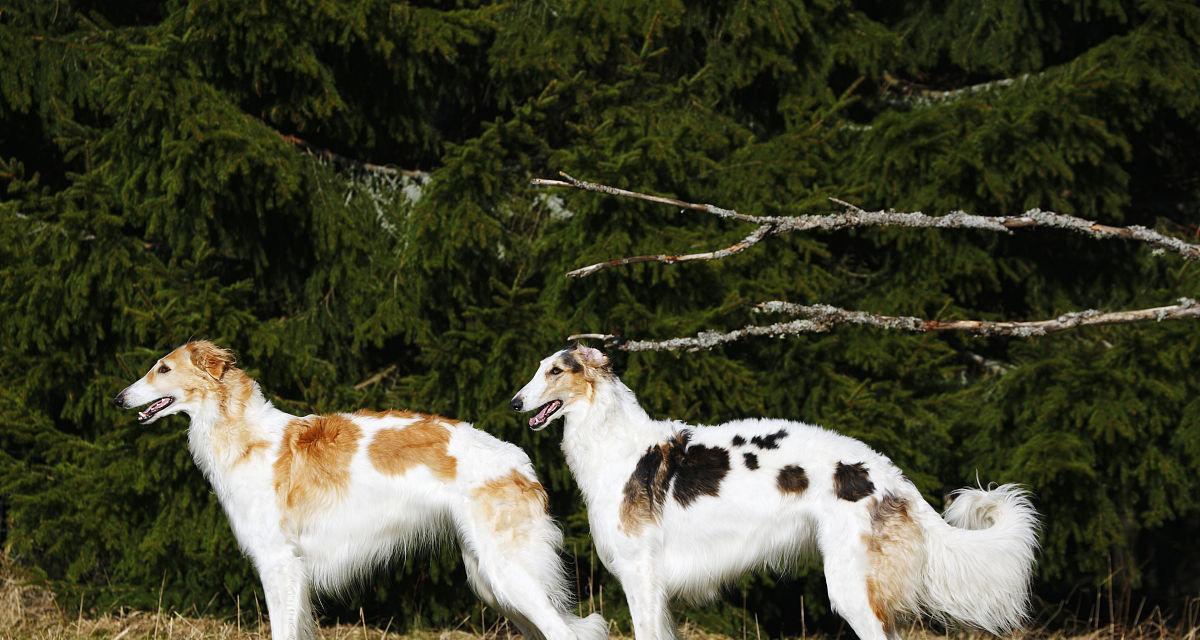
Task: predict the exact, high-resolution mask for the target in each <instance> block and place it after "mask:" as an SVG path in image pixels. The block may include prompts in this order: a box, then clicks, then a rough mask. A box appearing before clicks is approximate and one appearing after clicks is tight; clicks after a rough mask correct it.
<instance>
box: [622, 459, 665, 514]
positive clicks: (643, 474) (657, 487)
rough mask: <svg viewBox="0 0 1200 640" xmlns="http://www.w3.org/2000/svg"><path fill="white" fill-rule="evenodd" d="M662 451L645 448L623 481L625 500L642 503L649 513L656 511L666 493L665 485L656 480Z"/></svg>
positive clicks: (660, 465) (661, 460)
mask: <svg viewBox="0 0 1200 640" xmlns="http://www.w3.org/2000/svg"><path fill="white" fill-rule="evenodd" d="M662 463H663V451H662V449H660V448H659V447H650V448H649V449H646V455H644V456H642V457H641V459H640V460H638V463H637V466H636V467H634V468H633V475H631V476H629V481H628V482H626V483H625V501H626V502H628V503H631V504H644V505H646V507H648V508H649V510H650V512H651V513H654V512H657V511H658V507H659V505H661V504H662V501H663V498H665V497H666V495H667V487H666V485H665V484H663V483H662V482H659V481H658V471H659V469H660V468H661V467H662Z"/></svg>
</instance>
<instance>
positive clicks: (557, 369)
mask: <svg viewBox="0 0 1200 640" xmlns="http://www.w3.org/2000/svg"><path fill="white" fill-rule="evenodd" d="M560 373H562V369H560V368H558V367H554V368H553V369H551V370H550V375H552V376H556V375H558V374H560Z"/></svg>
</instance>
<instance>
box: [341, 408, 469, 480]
mask: <svg viewBox="0 0 1200 640" xmlns="http://www.w3.org/2000/svg"><path fill="white" fill-rule="evenodd" d="M356 415H365V414H363V413H358V414H356ZM375 417H400V418H416V419H417V420H416V422H413V423H411V424H409V425H407V426H404V427H398V428H386V429H380V430H379V431H378V432H377V433H376V434H375V438H374V439H373V440H371V444H370V445H369V446H368V447H367V455H368V456H369V457H370V458H371V464H372V465H374V466H375V468H376V469H378V470H379V472H380V473H386V474H388V475H396V476H398V475H404V474H405V473H408V470H409V469H412V468H413V467H416V466H419V465H424V466H426V467H428V468H429V470H430V471H432V472H433V475H435V476H437V477H438V478H440V479H442V480H453V479H454V477H455V475H457V473H458V460H456V459H455V458H454V456H451V455H450V454H449V453H448V452H447V447H448V445H449V443H450V430H449V429H448V428H447V427H446V426H445V425H444V424H443V423H444V422H449V420H447V419H446V418H443V417H441V416H428V415H421V414H410V413H407V412H400V411H397V412H384V414H383V415H376V416H375Z"/></svg>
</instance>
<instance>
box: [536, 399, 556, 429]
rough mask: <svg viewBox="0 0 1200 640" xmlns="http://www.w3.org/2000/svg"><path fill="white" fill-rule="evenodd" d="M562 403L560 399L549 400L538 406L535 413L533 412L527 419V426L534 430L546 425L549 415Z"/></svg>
mask: <svg viewBox="0 0 1200 640" xmlns="http://www.w3.org/2000/svg"><path fill="white" fill-rule="evenodd" d="M562 404H563V403H562V400H551V401H550V402H547V403H546V404H544V405H542V406H540V407H538V410H537V413H535V414H533V417H532V418H530V419H529V427H530V428H531V429H533V430H534V431H541V430H542V428H543V427H545V426H546V423H547V422H549V421H550V416H552V415H554V412H556V411H558V410H559V409H561V408H562Z"/></svg>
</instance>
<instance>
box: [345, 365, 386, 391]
mask: <svg viewBox="0 0 1200 640" xmlns="http://www.w3.org/2000/svg"><path fill="white" fill-rule="evenodd" d="M395 370H396V365H394V364H393V365H388V366H387V367H385V368H384V369H383V370H382V371H377V372H375V374H374V375H372V376H371V377H369V378H367V379H366V380H363V381H362V382H360V383H358V384H356V385H354V390H355V391H362V390H363V389H366V388H367V387H370V386H372V385H376V384H379V383H380V382H382V381H383V379H384V378H386V377H388V376H390V375H392V372H393V371H395Z"/></svg>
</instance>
